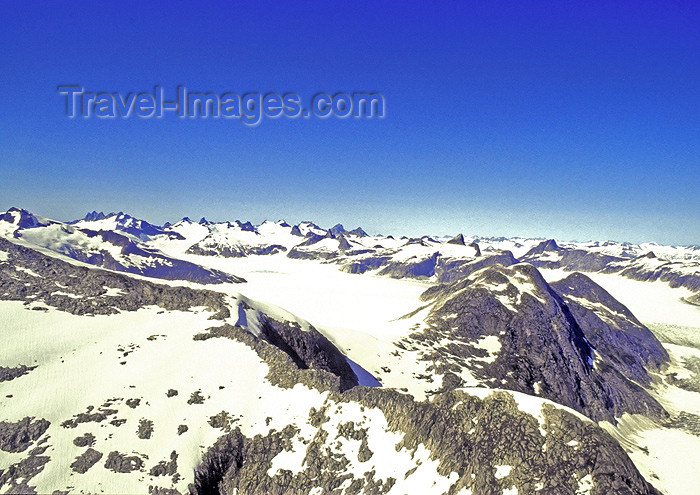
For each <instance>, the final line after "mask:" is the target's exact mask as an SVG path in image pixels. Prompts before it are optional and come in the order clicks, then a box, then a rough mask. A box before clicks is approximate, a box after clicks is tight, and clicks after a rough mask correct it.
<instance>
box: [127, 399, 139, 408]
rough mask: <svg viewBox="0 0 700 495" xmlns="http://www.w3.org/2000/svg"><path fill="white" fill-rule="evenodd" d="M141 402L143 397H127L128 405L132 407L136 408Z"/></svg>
mask: <svg viewBox="0 0 700 495" xmlns="http://www.w3.org/2000/svg"><path fill="white" fill-rule="evenodd" d="M140 403H141V399H126V405H127V406H129V407H130V408H132V409H136V407H137V406H138V405H139V404H140Z"/></svg>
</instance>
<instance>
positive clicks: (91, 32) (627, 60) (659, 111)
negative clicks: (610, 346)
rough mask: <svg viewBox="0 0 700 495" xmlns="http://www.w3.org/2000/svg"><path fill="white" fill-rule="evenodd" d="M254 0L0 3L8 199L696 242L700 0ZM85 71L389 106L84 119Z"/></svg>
mask: <svg viewBox="0 0 700 495" xmlns="http://www.w3.org/2000/svg"><path fill="white" fill-rule="evenodd" d="M27 3H31V4H32V5H31V6H28V5H26V4H27ZM251 3H253V4H254V5H255V6H254V7H249V6H244V5H240V4H237V3H235V2H225V3H224V2H222V3H220V4H211V5H204V2H191V3H182V2H172V1H168V2H162V3H158V2H119V3H118V5H117V4H116V3H115V5H114V6H104V5H101V4H97V3H95V2H77V3H74V2H60V3H59V2H3V3H2V4H0V26H1V27H0V70H1V73H2V76H1V77H0V116H1V117H2V118H1V119H0V149H1V150H2V157H1V158H0V173H1V174H2V175H1V176H2V180H1V181H0V199H1V200H2V201H0V203H1V204H0V209H5V208H9V207H10V206H13V205H16V206H21V207H25V208H27V209H30V210H32V211H35V212H37V213H40V214H43V215H46V216H49V217H53V218H57V219H62V220H67V219H72V218H76V217H79V216H82V215H83V214H84V213H85V212H86V211H88V210H93V209H97V210H105V211H111V210H125V211H128V212H130V213H132V214H133V215H136V216H139V217H142V218H146V219H148V220H149V221H152V222H156V223H159V222H164V221H165V220H174V219H177V218H179V217H182V216H184V215H188V216H191V217H197V218H198V217H200V216H206V217H207V218H210V219H212V220H228V219H234V218H241V219H246V220H251V221H253V222H259V221H262V220H263V219H265V218H272V219H277V218H286V219H287V220H288V221H290V222H296V221H299V220H303V219H311V220H314V221H316V222H317V223H319V224H322V225H325V226H330V225H332V224H334V223H336V222H342V223H343V224H345V225H346V226H350V227H354V226H356V225H362V226H363V227H365V229H367V230H369V231H373V232H384V233H406V234H419V233H433V234H442V233H456V232H464V233H469V234H481V235H526V236H542V237H558V238H560V239H580V240H586V239H592V238H595V239H618V240H631V241H643V240H654V241H658V242H665V243H678V244H693V243H695V244H700V199H699V198H700V28H699V27H698V26H700V6H699V4H700V2H694V1H683V2H681V1H668V0H666V1H658V2H645V1H641V2H638V1H635V2H632V1H621V2H609V1H605V2H602V1H601V2H596V1H593V2H589V1H586V2H583V1H577V2H571V3H569V2H561V1H551V2H550V1H546V2H545V1H543V2H534V1H517V2H516V1H512V2H505V1H494V2H481V1H479V2H477V1H473V2H454V3H451V2H450V3H448V2H435V3H439V6H436V5H434V4H433V3H434V2H420V3H419V2H394V1H392V2H380V3H375V2H367V3H364V2H342V3H341V2H318V3H309V2H273V3H266V2H251ZM143 4H147V5H145V6H144V5H143ZM68 83H73V84H80V85H82V86H84V87H85V88H86V89H87V90H89V91H110V92H112V91H115V92H116V91H118V92H121V93H127V92H129V91H147V90H150V89H151V88H152V87H153V85H155V84H161V85H163V86H164V88H165V89H166V92H167V91H170V92H173V91H174V88H175V87H176V86H177V85H179V84H184V85H186V86H187V87H188V88H190V89H191V90H202V91H207V90H208V91H215V92H223V91H227V90H230V91H237V92H246V91H261V92H267V91H277V92H287V91H294V92H297V93H299V94H300V95H302V96H304V97H307V96H311V95H313V94H315V93H316V92H318V91H326V92H331V93H334V92H337V91H347V92H352V91H363V90H366V91H370V90H371V91H380V92H382V93H383V95H384V96H385V98H386V118H384V119H382V120H371V121H367V120H360V121H358V120H355V119H347V120H340V119H327V120H313V119H309V120H305V119H298V120H291V119H278V120H274V121H271V120H264V121H263V122H262V124H261V125H260V126H258V127H255V128H248V127H246V126H244V125H242V124H241V123H239V122H237V121H232V120H203V119H194V120H180V119H178V118H176V117H174V116H171V117H169V118H167V117H166V118H163V119H160V120H158V119H148V120H142V119H136V118H131V119H127V120H121V119H115V120H99V119H80V118H78V119H74V120H69V119H67V118H66V117H65V115H64V99H63V97H62V96H60V95H59V94H58V93H57V91H56V87H57V85H59V84H68Z"/></svg>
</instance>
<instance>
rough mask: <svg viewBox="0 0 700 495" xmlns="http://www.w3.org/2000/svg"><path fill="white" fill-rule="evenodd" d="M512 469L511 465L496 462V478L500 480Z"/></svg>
mask: <svg viewBox="0 0 700 495" xmlns="http://www.w3.org/2000/svg"><path fill="white" fill-rule="evenodd" d="M512 469H513V466H505V465H502V464H496V475H495V476H496V479H497V480H500V479H502V478H505V477H506V476H508V475H509V474H510V472H511V470H512Z"/></svg>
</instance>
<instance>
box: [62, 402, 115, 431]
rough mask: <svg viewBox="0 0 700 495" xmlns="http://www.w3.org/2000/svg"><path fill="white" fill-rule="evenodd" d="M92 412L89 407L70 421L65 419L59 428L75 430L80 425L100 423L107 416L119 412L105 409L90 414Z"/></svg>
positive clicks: (91, 408)
mask: <svg viewBox="0 0 700 495" xmlns="http://www.w3.org/2000/svg"><path fill="white" fill-rule="evenodd" d="M93 410H94V408H93V407H92V406H90V407H89V408H88V411H87V412H84V413H79V414H76V415H75V416H73V418H72V419H67V420H65V421H64V422H63V423H61V426H62V427H64V428H76V427H77V426H78V425H79V424H81V423H92V422H95V423H101V422H102V421H104V420H105V419H107V418H108V417H109V416H113V415H115V414H117V412H119V411H117V410H116V409H107V408H99V409H98V410H97V411H95V412H92V411H93Z"/></svg>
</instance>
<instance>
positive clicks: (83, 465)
mask: <svg viewBox="0 0 700 495" xmlns="http://www.w3.org/2000/svg"><path fill="white" fill-rule="evenodd" d="M100 459H102V452H98V451H97V450H95V449H93V448H89V449H87V450H86V451H85V452H83V453H82V454H80V455H79V456H78V457H76V458H75V461H73V464H71V465H70V467H71V469H73V471H75V472H76V473H80V474H85V473H86V472H87V471H88V469H90V468H91V467H92V466H94V465H95V464H97V462H98V461H99V460H100Z"/></svg>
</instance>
